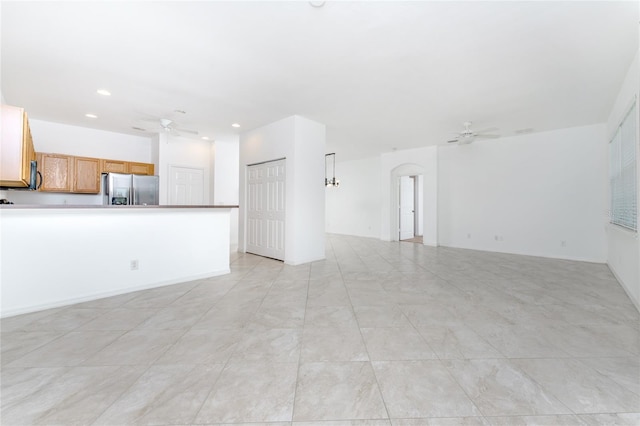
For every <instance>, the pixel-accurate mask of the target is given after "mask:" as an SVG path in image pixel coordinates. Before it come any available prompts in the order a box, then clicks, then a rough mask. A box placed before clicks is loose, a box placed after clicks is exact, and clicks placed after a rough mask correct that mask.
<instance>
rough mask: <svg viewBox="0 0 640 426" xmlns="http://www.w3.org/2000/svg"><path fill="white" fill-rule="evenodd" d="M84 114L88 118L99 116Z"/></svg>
mask: <svg viewBox="0 0 640 426" xmlns="http://www.w3.org/2000/svg"><path fill="white" fill-rule="evenodd" d="M84 116H85V117H88V118H98V116H97V115H95V114H85V115H84Z"/></svg>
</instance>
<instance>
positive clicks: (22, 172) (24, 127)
mask: <svg viewBox="0 0 640 426" xmlns="http://www.w3.org/2000/svg"><path fill="white" fill-rule="evenodd" d="M0 135H1V137H2V139H0V153H1V154H2V155H0V186H6V187H12V188H24V187H27V186H29V184H30V177H31V161H33V160H35V159H36V153H35V150H34V148H33V138H32V137H31V129H30V128H29V120H28V118H27V113H26V112H25V110H24V109H23V108H18V107H14V106H11V105H2V133H1V134H0Z"/></svg>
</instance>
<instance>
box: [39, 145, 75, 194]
mask: <svg viewBox="0 0 640 426" xmlns="http://www.w3.org/2000/svg"><path fill="white" fill-rule="evenodd" d="M73 167H74V162H73V157H71V156H69V155H62V154H43V153H38V171H39V172H40V173H42V185H41V186H40V191H44V192H71V189H72V188H73Z"/></svg>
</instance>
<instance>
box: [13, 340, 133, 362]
mask: <svg viewBox="0 0 640 426" xmlns="http://www.w3.org/2000/svg"><path fill="white" fill-rule="evenodd" d="M121 335H122V331H72V332H70V333H67V334H65V335H64V336H62V337H60V338H58V339H55V340H53V341H51V342H49V343H47V344H45V345H42V346H40V347H39V348H37V349H35V350H33V351H31V352H29V353H28V354H26V355H25V356H23V357H21V358H18V359H16V360H15V361H13V362H11V363H9V364H8V366H9V367H65V366H76V365H79V364H81V363H82V362H83V361H85V360H86V359H88V358H90V357H91V356H93V355H95V354H96V353H98V352H99V351H101V350H102V349H103V348H105V347H106V346H107V345H109V344H110V343H112V342H113V341H115V340H116V339H117V338H118V337H120V336H121Z"/></svg>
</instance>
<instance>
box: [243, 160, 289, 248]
mask: <svg viewBox="0 0 640 426" xmlns="http://www.w3.org/2000/svg"><path fill="white" fill-rule="evenodd" d="M284 185H285V160H276V161H270V162H267V163H261V164H256V165H253V166H248V167H247V197H248V198H247V227H246V229H247V252H249V253H254V254H259V255H261V256H267V257H271V258H274V259H279V260H284V221H285V186H284Z"/></svg>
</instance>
